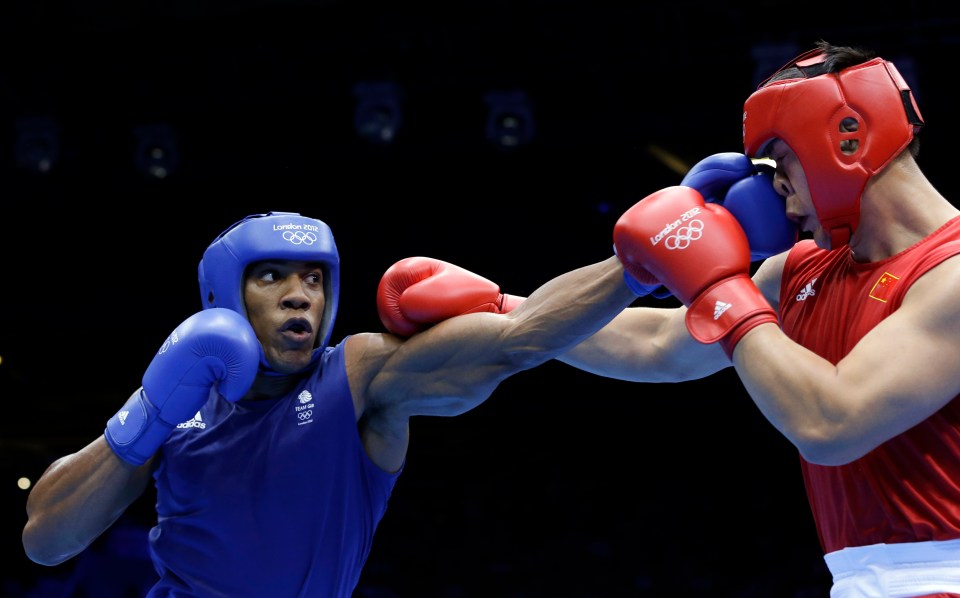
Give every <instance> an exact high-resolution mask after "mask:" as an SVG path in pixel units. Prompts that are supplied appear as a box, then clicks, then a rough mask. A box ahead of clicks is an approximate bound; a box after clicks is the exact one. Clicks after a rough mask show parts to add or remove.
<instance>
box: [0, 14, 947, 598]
mask: <svg viewBox="0 0 960 598" xmlns="http://www.w3.org/2000/svg"><path fill="white" fill-rule="evenodd" d="M829 10H830V9H829V7H822V8H819V9H816V10H814V9H811V8H805V9H801V8H800V7H798V8H796V9H794V10H789V11H787V10H786V8H780V7H779V5H778V8H777V10H772V9H770V8H767V7H764V6H763V5H760V4H756V3H738V4H734V3H724V2H692V3H689V2H688V3H680V2H667V3H642V4H641V3H586V2H556V1H554V2H545V1H541V2H538V1H534V0H525V1H522V2H505V1H498V2H485V3H463V4H457V3H454V4H447V5H443V6H440V7H437V6H433V5H431V4H402V5H401V4H397V3H390V2H359V3H355V2H344V1H334V0H328V1H326V2H323V1H313V2H307V1H301V2H293V1H290V2H265V1H259V2H257V1H253V0H247V1H246V2H229V3H228V2H217V1H210V2H187V1H181V2H141V3H119V2H115V3H111V2H79V1H77V2H68V1H63V2H28V1H26V0H18V1H11V2H5V3H2V4H0V181H2V187H0V192H2V204H0V205H2V218H0V250H2V252H3V253H2V255H3V265H4V275H3V277H2V281H3V282H2V292H0V355H2V359H3V361H2V366H0V401H2V402H0V405H2V409H3V412H4V415H3V416H2V417H0V422H2V424H0V426H2V436H0V451H2V452H0V467H2V469H0V475H2V477H0V488H2V491H0V492H2V499H3V501H4V502H3V504H4V505H7V506H9V511H8V515H7V516H6V517H4V518H3V521H4V525H3V528H2V530H0V534H2V535H0V537H2V543H3V546H2V548H4V549H5V550H4V554H5V555H7V556H6V558H5V560H4V563H5V564H4V565H3V566H2V567H0V571H2V579H0V582H2V585H0V592H2V593H3V595H7V596H71V597H80V596H97V597H101V596H124V597H125V596H138V595H140V593H141V591H140V590H139V589H136V588H137V585H136V584H135V583H132V582H127V581H125V579H126V578H132V579H138V578H139V579H141V580H143V579H146V577H144V576H148V575H149V574H150V569H149V564H147V563H146V561H145V556H144V555H143V552H142V551H143V550H145V548H144V545H143V542H144V535H143V534H144V533H145V529H146V526H148V525H149V524H150V523H151V521H152V517H153V511H152V507H153V505H152V497H151V496H145V497H144V498H143V499H142V500H141V501H139V502H138V503H136V504H135V505H134V507H133V508H132V509H130V510H129V511H128V513H127V514H126V516H125V517H124V518H123V519H122V520H121V522H120V523H119V524H118V525H117V526H115V527H114V528H113V529H112V530H111V531H110V532H108V533H107V534H106V535H105V536H104V537H102V538H101V539H99V540H98V541H97V542H96V543H95V544H94V545H93V546H91V547H90V549H88V550H87V551H86V552H85V553H83V554H82V555H81V556H79V557H76V558H75V559H73V560H71V561H68V562H67V563H65V564H63V565H61V566H59V567H54V568H46V567H41V566H39V565H35V564H33V563H31V562H30V561H29V560H28V559H26V557H25V556H24V555H23V549H22V546H21V544H20V540H19V537H20V531H21V530H22V527H23V523H24V521H25V519H26V516H25V512H24V502H25V498H26V492H24V491H22V490H20V489H18V488H17V486H16V479H17V478H18V477H20V476H23V475H26V476H30V477H32V478H33V479H35V478H36V477H38V476H39V474H40V473H41V472H42V471H43V470H44V469H45V468H46V466H47V465H49V463H50V462H52V460H53V459H55V458H56V457H58V456H61V455H63V454H65V453H68V452H72V451H75V450H77V449H79V448H80V447H82V446H84V445H85V444H87V443H88V442H90V441H91V440H93V439H94V438H95V437H96V436H97V435H99V434H100V433H101V432H102V430H103V426H104V423H105V422H106V420H107V419H108V418H109V417H110V416H111V415H112V414H113V413H114V412H115V411H116V410H117V409H118V408H119V406H120V405H121V404H122V402H123V401H124V400H125V399H126V397H127V395H128V394H129V393H130V391H131V390H132V389H134V388H136V387H137V386H138V385H139V382H140V376H141V375H142V372H143V369H144V368H145V367H146V365H147V364H148V363H149V361H150V359H151V358H152V356H153V354H154V352H155V351H156V348H157V347H158V346H159V344H160V343H161V342H162V340H163V339H164V338H165V337H166V335H167V334H168V333H169V331H170V330H172V329H173V328H174V327H175V326H176V325H177V324H178V323H179V322H180V321H182V320H183V319H184V318H186V317H187V316H189V315H190V314H191V313H193V312H194V311H196V310H197V309H199V307H200V304H199V291H198V288H197V281H196V266H197V262H198V260H199V257H200V255H201V253H202V251H203V249H204V248H205V247H206V245H207V243H209V241H210V240H212V238H213V237H214V236H215V235H216V234H217V233H219V232H220V231H221V230H222V229H223V228H225V227H226V226H228V225H229V224H231V223H233V222H234V221H236V220H238V219H239V218H241V217H243V216H245V215H247V214H250V213H260V212H265V211H270V210H288V211H298V212H301V213H304V214H307V215H310V216H314V217H318V218H320V219H323V220H324V221H326V222H327V223H328V224H329V225H330V226H331V227H332V229H333V231H334V234H335V236H336V239H337V244H338V247H339V251H340V255H341V263H342V287H341V303H340V312H339V316H338V319H337V322H336V327H335V330H334V338H335V339H340V338H341V337H342V336H344V335H345V334H348V333H352V332H359V331H368V330H380V329H381V325H380V322H379V320H378V319H377V314H376V308H375V302H374V297H375V292H376V286H377V283H378V282H379V278H380V275H381V274H382V272H383V271H384V270H385V269H386V268H387V267H388V266H390V265H391V264H392V263H393V262H395V261H396V260H398V259H400V258H403V257H407V256H410V255H429V256H433V257H437V258H440V259H445V260H448V261H452V262H454V263H457V264H459V265H461V266H463V267H466V268H469V269H471V270H473V271H475V272H478V273H480V274H482V275H484V276H486V277H488V278H490V279H492V280H495V281H496V282H498V283H499V284H500V285H501V287H502V289H503V290H504V291H505V292H507V293H514V294H518V295H525V294H529V293H530V292H532V291H533V290H534V289H535V288H536V287H537V286H538V285H539V284H541V283H542V282H544V281H546V280H547V279H548V278H550V277H552V276H555V275H557V274H560V273H562V272H565V271H567V270H570V269H572V268H575V267H579V266H582V265H585V264H588V263H591V262H594V261H597V260H599V259H603V258H605V257H607V256H608V255H609V254H610V252H611V242H612V241H611V232H612V227H613V224H614V222H615V221H616V219H617V217H619V215H620V214H621V213H622V212H623V211H624V210H625V209H626V208H627V207H629V206H630V205H632V204H633V203H634V202H636V201H637V200H639V199H641V198H642V197H643V196H645V195H647V194H648V193H650V192H652V191H655V190H656V189H658V188H660V187H663V186H667V185H672V184H677V183H678V182H679V181H680V179H681V178H682V174H683V172H684V170H685V169H686V168H687V167H689V166H690V165H692V164H693V163H695V162H696V161H698V160H699V159H701V158H702V157H704V156H707V155H709V154H712V153H715V152H720V151H739V150H741V149H742V146H741V145H740V142H741V139H740V134H741V133H740V117H741V112H742V104H743V100H744V99H745V98H746V96H747V95H748V94H749V93H750V91H751V90H753V89H754V88H755V87H756V85H757V83H758V82H759V80H760V79H761V78H762V76H766V75H768V74H770V73H771V72H772V71H773V70H775V69H776V68H777V67H779V66H780V65H781V64H783V63H784V62H786V61H787V59H789V58H791V57H792V56H794V55H795V54H797V53H799V52H800V51H802V50H805V49H807V48H809V47H810V46H811V45H812V44H813V43H814V42H815V41H816V40H817V39H819V38H825V39H827V40H828V41H831V42H833V43H839V44H852V45H865V46H868V47H871V48H874V49H875V50H877V51H878V52H879V53H880V54H881V55H883V56H884V57H886V58H888V59H891V60H894V62H896V64H897V65H898V67H899V68H900V70H901V72H902V73H903V74H904V76H905V77H906V78H907V79H908V81H910V82H911V83H912V84H913V85H914V90H915V93H916V95H917V97H918V101H919V103H920V107H921V110H922V111H923V115H924V117H925V118H926V120H927V123H928V127H927V130H926V131H925V133H924V135H923V138H924V149H923V151H922V152H921V166H922V167H923V168H924V169H925V171H926V172H927V174H928V176H929V177H930V178H931V179H932V180H933V182H934V184H936V185H937V186H938V187H939V188H940V189H941V191H942V192H944V193H945V194H946V195H947V196H948V197H951V194H952V186H950V185H947V184H946V183H947V182H948V181H947V180H946V177H947V175H948V174H949V172H950V170H949V168H950V166H949V165H950V163H951V162H952V161H953V160H954V159H955V158H954V154H953V145H952V144H951V142H952V141H953V139H955V138H956V134H957V121H956V119H954V118H952V116H953V115H952V114H949V113H948V110H950V109H952V108H953V107H954V105H955V102H954V97H955V96H954V95H953V91H952V87H953V86H954V82H953V79H954V73H955V70H956V66H955V63H954V62H955V60H956V56H957V50H958V40H960V34H958V33H957V32H958V31H960V29H958V25H960V19H958V18H957V15H956V14H955V13H954V10H955V9H953V8H952V7H950V4H949V3H947V2H921V3H898V4H897V5H896V6H895V7H890V8H887V9H881V8H879V7H877V6H872V5H871V6H869V7H865V6H859V5H856V4H851V5H849V6H848V5H844V14H842V15H839V14H829V15H828V14H826V13H827V12H829ZM780 11H782V14H778V13H779V12H780ZM375 81H387V82H391V83H393V84H394V85H396V86H397V88H398V89H400V90H402V100H401V102H400V106H401V113H400V114H401V121H400V126H399V128H398V131H397V135H396V137H395V139H394V140H393V142H392V143H388V144H377V143H371V142H369V140H366V139H364V138H362V137H361V136H359V135H358V133H357V130H356V128H355V124H354V110H355V108H356V105H357V97H356V95H355V94H354V89H355V86H356V85H358V84H360V83H364V82H375ZM513 90H522V91H524V92H525V93H526V94H527V97H528V98H529V99H530V105H531V112H530V115H531V119H532V122H533V123H535V127H534V129H533V136H532V138H531V140H530V142H529V143H527V144H524V145H521V146H520V147H516V148H514V149H512V150H509V151H507V150H504V149H503V148H499V147H497V146H496V145H495V144H494V143H491V142H490V140H489V139H488V138H487V136H486V129H485V125H486V119H487V115H488V108H489V106H488V104H487V103H486V102H485V99H484V98H485V97H486V96H487V95H488V94H490V93H491V92H494V93H496V92H499V91H513ZM37 118H40V119H45V120H42V121H41V122H46V123H52V125H53V126H54V127H55V129H54V130H55V134H54V136H53V137H52V138H53V139H55V142H54V147H55V150H56V151H55V153H54V156H55V159H54V161H53V166H52V168H51V169H50V171H49V172H36V171H35V170H32V169H31V167H30V166H29V164H24V163H23V162H22V159H23V153H22V152H20V151H18V148H20V149H21V150H22V149H23V148H24V147H27V148H29V147H36V143H32V144H31V143H30V139H33V140H34V142H35V141H36V137H30V136H29V132H30V131H31V129H30V128H29V127H30V126H31V123H34V122H36V121H35V120H34V119H37ZM155 126H162V127H166V130H169V131H170V132H171V134H172V139H173V140H174V141H173V143H172V147H173V148H175V154H174V155H175V157H176V158H177V162H176V163H175V164H174V168H173V169H172V172H171V173H170V175H169V176H168V177H166V178H164V179H151V178H150V177H148V176H145V175H144V174H143V173H142V172H141V171H140V170H139V169H138V164H140V163H142V157H143V148H144V146H143V138H142V133H143V131H145V130H151V128H152V127H155ZM44 131H46V132H47V133H49V132H50V129H45V130H44ZM25 132H26V133H27V134H26V135H25ZM25 137H26V141H25V139H24V138H25ZM147 145H148V146H149V143H147ZM168 155H169V154H168ZM641 301H647V300H646V299H644V300H641ZM664 304H670V300H667V301H666V302H665V303H664ZM412 429H413V439H412V444H411V447H410V454H409V459H408V465H407V468H406V471H405V472H404V474H403V476H402V477H401V478H400V480H399V481H398V483H397V486H396V490H395V492H394V495H393V498H392V499H391V506H390V509H389V510H388V512H387V514H386V516H385V518H384V520H383V522H382V523H381V526H380V528H379V531H378V534H377V537H376V540H375V542H374V546H373V551H372V553H371V555H370V558H369V561H368V563H367V567H366V570H365V572H364V576H363V579H362V580H361V583H360V586H359V588H358V590H357V596H358V597H370V598H381V597H383V598H387V597H389V598H394V597H402V598H417V597H434V596H436V597H450V598H461V597H464V598H465V597H471V598H472V597H475V596H476V597H541V596H571V597H602V596H742V597H747V596H797V597H800V596H803V597H821V596H823V597H825V596H827V594H828V588H829V576H828V574H827V572H826V568H825V566H824V564H823V561H822V555H821V551H820V548H819V545H818V543H817V539H816V534H815V531H814V528H813V524H812V520H811V517H810V513H809V510H808V508H807V504H806V500H805V496H804V491H803V487H802V482H801V480H800V473H799V468H798V465H797V456H796V452H795V450H794V449H793V448H792V446H791V445H790V444H789V443H788V442H787V441H786V440H785V439H783V438H782V437H781V436H780V435H779V434H778V433H777V432H776V431H775V430H774V429H773V428H772V426H770V425H769V424H767V423H766V421H765V420H764V419H763V418H762V417H761V416H760V414H759V412H758V411H757V410H756V409H755V408H754V407H753V405H752V403H751V402H750V399H749V397H748V396H747V395H746V394H745V393H744V391H743V389H742V387H741V386H740V383H739V381H738V380H737V378H736V376H735V375H734V374H733V372H732V371H725V372H721V373H720V374H717V375H715V376H713V377H711V378H709V379H706V380H700V381H695V382H689V383H684V384H674V385H668V384H661V385H652V384H651V385H646V384H628V383H625V382H619V381H613V380H607V379H604V378H600V377H596V376H591V375H589V374H586V373H584V372H579V371H577V370H574V369H572V368H569V367H567V366H565V365H563V364H560V363H557V362H552V363H548V364H546V365H544V366H541V367H539V368H537V369H535V370H531V371H529V372H524V373H522V374H520V375H517V376H515V377H513V378H511V379H509V380H507V381H506V382H505V383H503V384H502V385H501V387H500V388H498V389H497V391H496V392H495V393H494V395H493V396H492V397H491V398H490V399H489V400H488V401H487V402H486V403H485V404H484V405H483V406H481V407H480V408H478V409H476V410H474V411H472V412H470V413H467V414H465V415H462V416H460V417H457V418H417V419H415V420H414V421H413V423H412Z"/></svg>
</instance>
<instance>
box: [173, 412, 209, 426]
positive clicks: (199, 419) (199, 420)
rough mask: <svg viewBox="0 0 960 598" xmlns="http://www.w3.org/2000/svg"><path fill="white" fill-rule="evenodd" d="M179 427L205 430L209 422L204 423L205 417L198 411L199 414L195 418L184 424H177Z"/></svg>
mask: <svg viewBox="0 0 960 598" xmlns="http://www.w3.org/2000/svg"><path fill="white" fill-rule="evenodd" d="M177 427H178V428H200V429H201V430H203V429H204V428H206V427H207V424H205V423H203V418H202V417H200V412H199V411H197V414H196V415H194V416H193V419H188V420H187V421H185V422H183V423H182V424H177Z"/></svg>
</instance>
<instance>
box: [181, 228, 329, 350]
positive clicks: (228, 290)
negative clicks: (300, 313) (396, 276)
mask: <svg viewBox="0 0 960 598" xmlns="http://www.w3.org/2000/svg"><path fill="white" fill-rule="evenodd" d="M263 260H297V261H304V262H320V263H321V264H323V267H324V272H323V291H324V295H325V296H326V306H325V307H324V311H323V320H322V321H321V323H320V331H319V332H318V333H317V345H316V349H315V350H314V360H315V359H316V358H317V357H318V356H319V355H320V353H321V352H322V350H323V349H324V348H325V347H326V346H327V345H328V344H329V343H330V335H331V334H332V333H333V322H334V320H335V319H336V317H337V304H338V302H339V298H340V255H339V254H338V253H337V245H336V243H334V240H333V233H332V232H331V231H330V227H329V226H327V225H326V224H325V223H323V222H321V221H320V220H316V219H314V218H307V217H306V216H301V215H300V214H297V213H296V212H269V213H267V214H253V215H250V216H247V217H246V218H244V219H243V220H240V221H238V222H235V223H234V224H232V225H231V226H230V227H229V228H227V229H226V230H225V231H223V232H222V233H220V235H219V236H218V237H217V238H216V239H214V240H213V242H212V243H210V245H209V246H208V247H207V250H206V251H204V252H203V259H201V260H200V265H199V267H198V273H199V279H200V301H201V302H202V303H203V309H209V308H211V307H225V308H227V309H232V310H233V311H235V312H237V313H239V314H240V315H242V316H243V317H247V310H246V308H245V307H244V304H243V277H244V271H245V270H246V268H247V266H248V265H250V264H251V263H253V262H259V261H263ZM260 362H261V364H262V365H263V366H267V364H266V359H265V358H264V356H263V351H262V350H261V355H260ZM267 367H268V368H269V366H267Z"/></svg>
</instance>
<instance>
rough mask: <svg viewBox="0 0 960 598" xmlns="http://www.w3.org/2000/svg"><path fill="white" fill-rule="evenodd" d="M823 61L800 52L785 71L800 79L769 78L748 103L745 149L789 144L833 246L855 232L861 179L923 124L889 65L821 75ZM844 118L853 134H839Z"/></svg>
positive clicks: (758, 153)
mask: <svg viewBox="0 0 960 598" xmlns="http://www.w3.org/2000/svg"><path fill="white" fill-rule="evenodd" d="M825 60H826V55H825V54H824V53H823V52H822V51H820V50H812V51H809V52H806V53H805V54H802V55H801V56H800V57H798V58H796V59H795V60H793V61H791V62H790V63H789V64H788V65H787V66H786V67H784V69H786V68H789V67H796V68H797V69H799V70H800V72H801V73H802V75H801V76H800V77H798V78H792V79H782V80H780V81H774V82H772V83H768V82H769V81H770V79H772V78H773V77H775V76H776V73H775V74H774V75H772V76H771V77H770V79H767V81H764V82H763V83H762V84H761V85H760V87H759V88H758V89H757V91H755V92H754V93H753V94H751V95H750V97H748V98H747V101H746V102H745V103H744V107H743V146H744V149H745V153H746V154H747V155H748V156H750V157H752V158H758V157H762V155H763V152H764V151H765V148H766V146H767V144H768V143H769V142H770V141H772V140H773V139H774V138H779V139H781V140H783V141H784V142H785V143H786V144H787V145H788V146H790V149H792V150H793V151H794V152H795V153H796V154H797V157H798V158H799V160H800V164H801V165H802V166H803V169H804V172H805V173H806V175H807V182H808V184H809V186H810V197H811V199H812V200H813V205H814V208H815V209H816V210H817V218H818V219H819V220H820V224H821V225H822V226H823V228H824V230H826V231H827V232H828V233H829V235H830V238H831V240H832V243H833V247H834V248H837V247H840V246H842V245H846V244H847V243H849V242H850V236H851V235H852V234H853V232H854V231H855V230H856V229H857V224H859V222H860V196H861V194H863V189H864V187H866V184H867V180H868V179H869V178H870V177H871V176H873V175H874V174H876V173H877V172H879V171H880V170H882V169H883V168H884V167H885V166H886V165H887V164H888V163H889V162H890V160H891V159H893V157H894V156H896V155H897V154H899V153H900V151H901V150H903V149H904V148H905V147H907V145H909V144H910V141H911V140H912V139H913V136H914V134H915V133H916V132H918V131H919V130H920V127H921V126H922V125H923V119H922V117H921V116H920V109H919V108H918V107H917V103H916V100H914V98H913V94H912V93H910V87H909V86H908V85H907V84H906V82H905V81H904V79H903V77H901V76H900V73H899V72H898V71H897V69H896V67H894V66H893V63H892V62H888V61H886V60H883V59H882V58H874V59H872V60H869V61H867V62H864V63H862V64H857V65H854V66H851V67H848V68H846V69H843V70H841V71H840V72H837V73H827V72H826V70H825V66H824V61H825ZM784 69H781V71H782V70H784ZM779 72H780V71H778V73H779ZM846 118H853V119H854V120H856V122H857V125H858V126H857V130H856V131H851V132H844V131H843V129H842V128H841V122H842V121H843V120H844V119H846ZM844 140H857V141H858V145H857V148H856V150H855V151H853V152H852V153H849V154H845V153H844V152H843V151H841V149H840V142H841V141H844Z"/></svg>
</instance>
